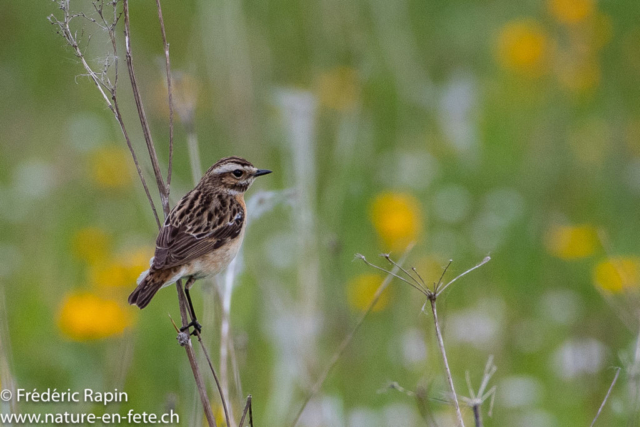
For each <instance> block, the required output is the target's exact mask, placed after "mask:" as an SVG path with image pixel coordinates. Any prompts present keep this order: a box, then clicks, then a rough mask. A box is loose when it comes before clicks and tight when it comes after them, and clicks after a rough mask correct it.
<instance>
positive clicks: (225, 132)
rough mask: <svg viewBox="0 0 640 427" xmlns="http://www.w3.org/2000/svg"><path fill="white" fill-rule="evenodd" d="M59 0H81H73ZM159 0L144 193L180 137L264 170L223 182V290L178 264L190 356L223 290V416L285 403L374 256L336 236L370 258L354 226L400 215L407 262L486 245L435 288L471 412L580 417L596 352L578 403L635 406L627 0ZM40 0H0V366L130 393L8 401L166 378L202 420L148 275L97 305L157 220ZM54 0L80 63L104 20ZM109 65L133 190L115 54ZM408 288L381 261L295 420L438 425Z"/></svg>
mask: <svg viewBox="0 0 640 427" xmlns="http://www.w3.org/2000/svg"><path fill="white" fill-rule="evenodd" d="M71 6H72V10H74V11H85V12H86V13H87V14H88V15H89V16H95V14H94V11H93V9H92V6H91V2H89V1H72V2H71ZM163 10H164V16H165V22H166V29H167V35H168V39H169V42H170V45H171V60H172V69H173V73H174V79H175V80H174V84H175V89H176V102H177V104H176V109H177V115H176V123H175V158H174V177H173V182H172V187H171V190H172V192H171V194H172V200H173V202H175V201H176V200H178V198H179V197H181V196H182V195H183V194H184V193H186V191H188V190H189V189H190V188H191V187H192V185H193V179H192V173H193V172H192V168H191V166H190V160H189V150H188V144H187V141H188V140H189V139H190V140H191V141H192V142H193V141H195V140H196V139H197V146H198V150H199V155H200V158H201V167H202V168H203V169H206V168H208V167H209V166H210V165H211V164H213V163H214V162H215V161H217V160H218V159H219V158H221V157H223V156H228V155H238V156H242V157H245V158H247V159H249V160H250V161H251V162H253V163H254V164H255V165H256V166H258V167H261V168H269V169H272V170H274V174H272V175H270V176H268V177H265V178H261V179H260V180H259V181H258V182H257V183H256V185H255V186H254V187H253V188H252V189H251V190H250V191H249V193H248V194H247V198H248V200H250V207H252V208H253V211H252V214H253V217H252V218H251V225H250V228H249V230H248V232H247V235H246V238H245V243H244V250H243V254H242V257H241V259H240V260H239V262H238V263H237V264H236V265H235V270H234V271H235V272H236V273H237V274H236V277H235V278H234V281H233V292H232V298H231V299H230V300H229V299H228V296H229V294H228V293H226V291H225V289H228V286H227V285H225V282H224V278H220V279H221V280H218V281H211V280H210V281H206V282H201V283H200V284H199V285H198V286H197V287H196V290H195V292H194V297H195V300H196V308H197V311H198V312H199V313H202V317H203V319H204V326H205V329H204V336H205V342H206V343H207V345H208V347H209V350H210V353H211V354H212V355H213V358H214V361H215V363H216V366H218V367H220V365H221V363H220V362H221V360H220V354H221V352H220V342H221V332H220V324H221V319H222V318H223V317H224V314H223V311H224V310H223V308H222V306H223V304H222V301H224V299H225V295H227V301H230V304H231V309H230V312H231V314H230V316H231V317H230V319H231V340H230V344H229V345H228V346H227V351H228V359H225V360H226V361H227V362H226V369H225V367H224V363H223V366H222V367H220V370H221V371H223V373H222V375H224V376H226V377H227V378H228V383H229V387H228V388H229V394H230V399H231V401H232V404H233V409H234V413H235V414H236V415H235V421H236V422H237V421H238V418H239V416H238V415H237V414H239V413H240V411H241V409H242V405H243V401H242V399H241V397H242V396H244V395H246V394H249V393H250V394H252V395H253V399H254V415H255V420H256V423H255V425H256V426H288V425H290V423H291V421H292V420H293V417H294V415H295V413H296V412H297V410H298V408H299V407H300V405H301V402H302V399H303V397H304V396H305V393H306V392H307V391H308V390H309V388H310V387H311V385H312V384H313V382H314V381H315V379H316V378H317V377H318V375H319V374H320V372H321V371H322V369H323V368H324V366H326V364H327V362H328V361H329V359H330V357H331V355H332V354H333V352H334V351H335V349H336V348H337V346H338V345H339V343H340V341H341V340H342V339H343V337H344V336H345V335H346V334H347V333H348V332H349V331H350V330H351V329H352V328H353V327H354V325H355V323H356V320H357V318H358V316H359V313H361V311H362V309H363V307H366V305H367V303H368V302H369V301H370V299H371V298H372V296H373V293H374V291H375V289H376V288H377V286H378V285H379V284H380V282H381V280H382V279H383V278H384V276H383V275H380V274H378V272H376V271H375V270H373V269H371V268H368V267H366V266H365V265H364V264H363V263H362V262H354V261H353V259H354V254H355V253H357V252H360V253H363V254H365V255H366V256H367V258H368V259H369V260H371V261H375V262H376V263H378V264H379V265H384V263H385V262H386V261H384V259H382V258H377V254H378V253H380V252H383V251H391V253H392V256H393V257H394V258H396V259H398V258H400V257H401V255H402V253H403V252H404V249H405V248H406V246H407V245H408V244H409V243H410V242H411V241H416V242H417V244H416V246H415V248H414V249H413V250H412V252H411V253H410V256H409V259H408V261H407V264H408V265H411V266H415V267H416V268H417V269H418V271H419V272H420V273H421V275H422V276H423V277H425V279H426V280H427V281H428V282H433V281H436V280H437V279H438V277H439V276H440V273H441V271H442V268H443V267H444V266H445V265H446V264H447V262H448V260H449V259H453V264H452V265H451V267H450V269H449V272H448V273H447V277H449V278H453V277H454V276H456V275H457V274H460V273H462V272H463V271H465V270H466V269H467V268H469V267H472V266H473V265H475V264H476V263H478V262H479V261H481V260H482V259H483V258H484V257H485V256H486V255H488V254H490V255H491V257H492V261H491V262H490V263H488V264H487V265H485V266H483V267H482V268H481V269H479V270H478V271H475V272H473V273H472V274H470V275H469V276H467V277H466V278H464V279H462V280H460V281H459V282H457V283H456V285H455V286H453V287H452V288H450V290H449V291H448V292H447V293H446V294H445V295H444V296H443V297H442V298H441V299H440V300H439V303H438V304H439V314H440V316H441V320H442V327H443V331H444V339H445V344H446V347H447V349H448V355H449V358H450V362H451V368H452V373H453V377H454V381H455V384H456V388H457V391H458V393H459V394H460V395H468V394H469V393H468V391H467V387H466V383H465V379H464V378H465V372H466V371H468V372H469V375H470V378H471V382H472V383H473V385H474V388H475V389H476V390H477V388H478V386H479V384H480V380H481V377H482V371H483V369H484V366H485V363H486V361H487V359H488V357H489V356H490V355H493V356H494V363H495V364H496V366H497V368H498V369H497V372H496V374H495V375H494V377H493V378H492V380H491V382H490V386H493V385H496V386H497V393H496V396H495V405H494V408H493V416H492V417H488V416H487V412H488V409H489V402H487V403H486V404H485V405H484V406H483V413H484V416H485V425H488V426H527V427H543V426H550V427H553V426H585V425H589V423H590V422H591V420H592V419H593V417H594V415H595V413H596V411H597V409H598V407H599V405H600V403H601V402H602V399H603V397H604V395H605V393H606V391H607V389H608V387H609V385H610V383H611V380H612V379H613V376H614V374H615V370H614V369H612V368H613V367H621V368H622V371H621V374H620V380H619V381H618V383H617V384H616V386H615V388H614V390H613V392H612V395H611V398H610V400H609V402H608V404H607V406H606V407H605V409H604V411H603V414H602V416H601V418H600V420H599V425H603V426H604V425H609V426H613V425H638V421H640V420H639V417H638V408H639V407H640V380H639V379H638V376H637V375H638V372H639V369H640V362H639V361H640V353H639V352H638V350H637V349H636V341H637V336H638V324H639V322H638V313H639V309H640V299H639V298H638V295H639V291H638V290H639V288H638V286H640V258H639V256H640V254H639V250H638V241H639V240H640V222H639V221H638V220H637V214H638V212H639V211H640V197H639V195H640V102H639V101H638V100H640V3H639V2H637V1H635V0H620V1H617V2H595V1H594V0H548V1H546V2H542V1H526V2H511V1H507V0H496V1H481V2H469V1H451V2H446V3H441V2H434V1H420V0H396V1H393V2H390V1H386V0H368V1H364V0H354V1H349V2H344V1H338V0H318V1H308V2H295V1H290V0H272V1H252V0H247V1H242V2H234V1H230V0H200V1H184V0H183V1H167V0H165V1H164V2H163ZM51 13H56V14H57V15H58V16H60V11H59V10H58V9H57V7H56V4H55V2H51V1H38V2H35V1H29V2H27V1H23V2H9V1H5V2H2V3H0V94H2V102H1V103H0V128H1V129H2V136H1V137H0V140H1V141H2V143H1V145H0V324H1V326H0V375H1V376H0V382H1V386H2V388H11V389H15V388H24V389H27V390H32V389H34V388H37V389H38V390H45V389H47V388H51V389H53V388H57V389H58V390H67V389H73V390H76V389H80V390H82V389H84V388H92V389H94V390H96V391H109V390H113V389H114V388H117V389H118V390H124V391H126V392H127V393H128V396H129V401H128V402H127V403H123V404H122V405H121V406H119V407H118V406H116V405H110V406H107V407H106V408H105V407H104V406H102V405H96V406H91V405H85V404H73V405H67V406H65V405H57V406H56V405H49V406H45V405H37V404H33V405H29V404H19V405H18V407H17V410H19V411H21V412H32V411H33V412H45V411H50V410H51V409H52V408H55V409H56V410H59V409H69V410H73V411H90V412H91V411H92V412H95V413H101V412H118V411H120V412H122V411H125V410H128V409H129V408H133V409H135V410H136V411H139V412H142V411H147V412H158V413H161V412H164V411H166V410H168V408H174V409H175V410H176V411H178V413H179V414H180V415H181V417H182V418H181V424H182V425H201V424H202V415H201V409H200V403H199V400H198V397H197V394H196V392H195V387H194V381H193V377H192V375H191V371H190V368H189V365H188V363H187V359H186V357H185V354H184V350H182V349H181V348H180V347H179V346H178V345H177V343H176V341H175V335H176V334H175V331H174V329H173V326H172V325H171V321H170V319H169V318H168V316H167V313H170V314H171V316H172V317H173V319H175V320H177V319H179V314H178V310H177V300H176V294H175V290H174V289H173V288H168V289H165V290H163V291H162V292H160V293H159V294H158V296H157V297H156V298H155V299H154V301H153V302H152V304H151V305H150V306H149V308H148V309H146V310H144V311H143V312H140V311H139V310H137V308H135V307H129V306H127V305H126V297H127V295H128V293H129V292H130V291H131V290H132V289H133V287H134V286H135V279H136V278H137V276H138V274H139V273H140V272H141V271H142V270H143V269H145V268H146V265H147V262H148V259H149V257H150V256H151V255H152V253H153V243H154V239H155V236H156V231H157V230H156V227H155V223H154V219H153V216H152V213H151V210H150V208H149V205H148V201H147V200H146V197H145V196H144V192H143V190H142V186H141V185H140V182H139V181H138V178H137V176H136V174H135V169H134V167H133V163H132V161H131V159H130V156H129V153H128V151H127V150H126V145H125V142H124V139H123V137H122V135H121V133H120V129H119V127H118V126H117V123H116V121H115V119H114V118H113V115H112V114H111V112H110V111H109V110H108V109H107V108H106V106H105V104H104V100H103V99H102V97H101V96H100V94H99V93H98V91H97V90H96V87H95V86H94V85H93V83H92V82H91V81H90V80H89V79H88V78H86V77H85V76H83V73H84V70H83V68H82V66H81V64H80V63H79V61H78V59H77V58H76V57H75V56H74V55H73V53H72V50H71V49H70V48H69V46H67V45H66V42H65V41H64V40H63V38H62V37H60V36H59V35H58V34H57V33H56V28H55V27H54V26H53V25H51V24H50V23H49V22H48V21H47V16H48V15H50V14H51ZM131 22H132V23H131V25H132V48H133V54H134V64H135V67H136V72H137V75H138V79H139V85H140V89H141V92H142V96H143V100H144V102H145V105H146V109H147V116H148V117H149V120H150V124H151V128H152V135H153V138H154V140H155V143H156V146H157V148H158V152H159V156H160V160H161V163H162V169H163V171H166V165H167V161H168V107H167V103H166V87H165V75H164V62H163V51H162V41H161V37H160V28H159V24H158V19H157V13H156V6H155V2H153V1H152V0H146V1H140V0H135V1H132V4H131ZM76 23H77V24H76V26H75V28H76V29H78V30H82V31H83V33H82V34H81V33H79V35H80V37H81V39H82V40H83V45H82V46H83V49H86V50H85V53H86V57H87V59H88V60H89V62H90V63H91V64H92V66H94V67H96V68H97V69H100V67H101V65H100V64H101V63H102V62H103V61H104V59H105V58H106V57H107V54H108V52H109V44H108V40H107V38H106V34H105V33H104V32H103V31H101V30H100V29H99V28H98V27H97V26H96V25H95V24H93V23H91V22H89V21H82V19H81V18H79V19H78V20H76ZM121 25H122V23H121V24H120V26H119V27H118V30H117V34H118V37H119V42H120V45H119V52H123V46H122V38H123V37H122V27H121ZM89 35H91V36H92V37H91V41H90V42H89V44H88V45H87V40H88V36H89ZM119 71H120V76H119V77H120V80H119V90H118V95H119V97H120V105H121V108H122V110H123V116H124V118H125V123H126V125H127V128H128V131H129V133H130V134H131V136H132V140H133V143H134V146H135V149H136V150H137V153H138V155H139V156H140V158H141V159H142V161H141V162H142V166H143V169H144V172H145V174H146V176H147V181H148V183H149V185H150V186H151V189H152V194H153V196H154V198H155V200H156V202H157V205H158V209H159V210H160V207H159V202H158V197H157V190H155V191H154V190H153V189H154V180H153V178H152V173H151V167H150V163H149V161H148V156H147V155H146V154H145V147H144V140H143V138H142V133H141V132H140V125H139V122H138V119H137V113H136V111H135V106H134V103H133V98H132V96H131V87H130V84H129V81H128V76H127V71H126V67H124V56H122V58H121V61H120V68H119ZM111 72H113V68H112V69H111ZM229 283H231V282H229ZM225 286H227V288H225ZM423 304H424V299H423V298H422V296H421V295H420V294H418V293H417V292H415V291H414V290H413V289H411V288H409V287H408V286H406V285H405V284H403V283H400V282H397V281H394V282H392V284H391V286H390V288H389V291H388V292H387V293H385V294H383V297H382V299H381V301H380V302H379V303H378V305H377V306H376V308H375V309H374V310H373V312H372V313H371V314H370V315H369V317H368V318H367V319H366V320H365V322H364V324H363V327H362V328H361V329H360V330H359V331H358V333H357V334H356V336H355V338H354V340H353V342H352V343H351V345H350V347H349V348H348V349H347V351H346V353H345V354H344V355H343V356H342V358H341V359H340V361H339V362H338V364H337V366H336V369H335V370H334V371H333V372H332V374H331V375H330V376H329V378H328V380H327V382H326V383H325V384H324V386H323V388H322V390H321V393H320V394H319V395H318V396H317V397H316V398H315V399H314V400H312V402H311V403H310V405H309V406H308V407H307V408H306V410H305V412H304V414H303V417H302V419H301V422H300V425H303V426H318V427H320V426H345V427H360V426H367V427H377V426H380V427H382V426H403V427H404V426H418V425H440V426H449V425H454V422H455V421H454V418H453V413H454V412H453V407H452V406H451V405H449V404H447V403H445V402H444V401H443V400H446V399H447V394H446V390H447V387H446V383H445V381H444V371H443V368H442V362H441V360H440V358H439V355H438V352H437V347H436V341H435V336H434V332H433V323H432V320H431V318H430V317H429V316H428V312H425V313H422V312H421V308H422V305H423ZM198 351H199V350H198ZM201 367H202V368H203V370H204V371H205V374H206V370H205V369H204V368H205V365H203V364H201ZM225 372H226V374H225ZM236 373H237V374H238V376H236ZM207 378H209V376H207ZM237 378H239V379H240V381H237ZM391 382H397V383H398V384H399V385H401V386H402V387H404V388H405V389H407V390H410V391H414V392H415V391H418V393H419V395H421V396H426V398H425V405H421V404H416V399H415V397H412V396H409V395H407V394H406V393H403V392H399V391H397V390H391V389H388V388H387V386H388V385H389V384H390V383H391ZM239 384H241V386H240V385H239ZM209 388H210V392H209V395H210V397H211V399H212V405H213V406H214V411H215V412H216V413H217V414H218V415H220V406H219V403H218V402H219V400H218V398H217V397H216V396H217V394H216V393H215V392H214V391H213V385H212V384H209ZM420 407H423V409H424V407H426V410H427V413H428V416H427V417H426V420H425V419H424V418H423V417H422V415H421V413H420V410H419V408H420ZM0 408H1V409H2V411H3V412H10V411H12V410H15V409H16V408H15V407H14V406H12V405H9V404H4V403H3V404H1V405H0ZM464 413H465V419H466V423H467V425H473V421H472V414H471V411H470V410H469V409H468V408H467V409H465V410H464ZM219 422H222V419H221V418H219ZM436 423H437V424H436Z"/></svg>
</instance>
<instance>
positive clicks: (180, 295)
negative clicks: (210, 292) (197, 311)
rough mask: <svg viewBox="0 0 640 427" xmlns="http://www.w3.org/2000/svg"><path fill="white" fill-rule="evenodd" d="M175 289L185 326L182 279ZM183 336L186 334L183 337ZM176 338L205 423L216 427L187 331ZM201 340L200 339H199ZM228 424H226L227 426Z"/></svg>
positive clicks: (184, 297)
mask: <svg viewBox="0 0 640 427" xmlns="http://www.w3.org/2000/svg"><path fill="white" fill-rule="evenodd" d="M176 290H177V291H178V305H179V306H180V318H181V319H182V327H183V328H184V327H186V326H187V325H188V324H189V320H188V317H187V297H186V295H185V294H184V290H183V288H182V280H178V281H177V282H176ZM183 336H186V338H185V337H183ZM178 339H179V340H180V339H183V340H184V341H180V344H181V345H183V347H184V349H185V350H186V352H187V357H188V358H189V364H190V365H191V370H192V371H193V376H194V378H195V380H196V386H197V388H198V393H199V395H200V401H201V403H202V406H203V408H204V414H205V416H206V417H207V423H208V424H209V426H210V427H216V426H217V424H216V419H215V417H214V416H213V411H212V410H211V402H210V401H209V397H208V396H207V389H206V386H205V384H204V381H203V379H202V374H201V373H200V367H199V366H198V361H197V360H196V353H195V352H194V351H193V346H192V345H191V339H190V338H189V334H188V332H187V333H185V332H180V333H179V334H178ZM198 340H200V335H198ZM201 342H202V341H201ZM228 425H229V424H227V426H228Z"/></svg>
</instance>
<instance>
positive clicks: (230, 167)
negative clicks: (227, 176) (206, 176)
mask: <svg viewBox="0 0 640 427" xmlns="http://www.w3.org/2000/svg"><path fill="white" fill-rule="evenodd" d="M244 168H245V166H244V165H240V164H238V163H227V164H226V165H223V166H220V167H218V168H216V169H215V173H227V172H232V171H234V170H236V169H242V170H244Z"/></svg>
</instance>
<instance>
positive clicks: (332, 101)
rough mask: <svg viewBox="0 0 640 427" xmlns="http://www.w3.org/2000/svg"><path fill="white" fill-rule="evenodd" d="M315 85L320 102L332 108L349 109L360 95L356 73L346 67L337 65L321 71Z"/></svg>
mask: <svg viewBox="0 0 640 427" xmlns="http://www.w3.org/2000/svg"><path fill="white" fill-rule="evenodd" d="M317 86H318V98H319V99H320V104H321V105H323V106H325V107H328V108H333V109H334V110H340V111H345V110H351V109H352V108H354V107H355V105H356V103H357V101H358V98H359V96H360V82H359V79H358V73H357V71H356V70H354V69H352V68H348V67H337V68H334V69H332V70H330V71H327V72H325V73H323V74H322V75H320V77H319V79H318V83H317Z"/></svg>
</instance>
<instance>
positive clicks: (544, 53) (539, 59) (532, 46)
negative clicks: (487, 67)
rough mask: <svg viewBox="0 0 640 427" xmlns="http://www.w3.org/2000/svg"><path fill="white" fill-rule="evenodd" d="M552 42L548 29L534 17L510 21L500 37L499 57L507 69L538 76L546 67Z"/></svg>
mask: <svg viewBox="0 0 640 427" xmlns="http://www.w3.org/2000/svg"><path fill="white" fill-rule="evenodd" d="M549 50H550V43H549V37H548V36H547V33H546V31H545V30H544V28H543V27H542V25H540V24H539V23H538V22H536V21H534V20H532V19H525V20H518V21H514V22H510V23H508V24H507V25H505V27H504V28H503V29H502V31H501V33H500V36H499V38H498V59H499V61H500V64H501V65H502V66H503V67H504V68H506V69H507V70H511V71H515V72H517V73H520V74H522V75H526V76H529V77H538V76H540V75H542V74H543V73H544V71H545V69H546V65H547V59H548V56H549Z"/></svg>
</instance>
